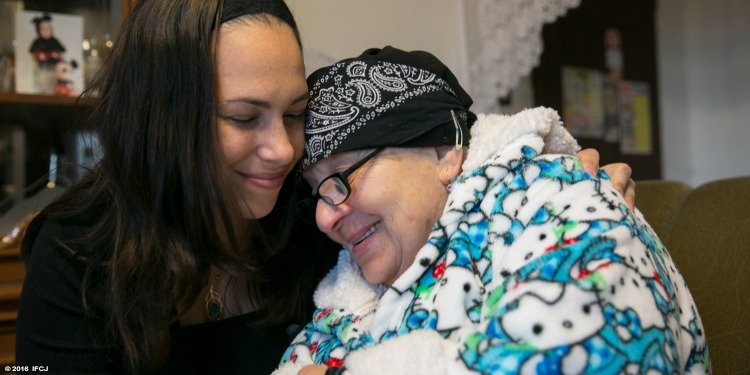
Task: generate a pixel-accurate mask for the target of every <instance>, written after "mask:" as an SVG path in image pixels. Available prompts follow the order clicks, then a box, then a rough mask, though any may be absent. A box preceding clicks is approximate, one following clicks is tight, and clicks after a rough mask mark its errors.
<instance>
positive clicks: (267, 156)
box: [216, 20, 308, 217]
mask: <svg viewBox="0 0 750 375" xmlns="http://www.w3.org/2000/svg"><path fill="white" fill-rule="evenodd" d="M216 49H217V74H218V78H217V80H218V92H219V102H218V108H217V114H218V134H219V142H220V145H221V149H222V153H223V157H224V163H225V164H224V171H225V172H226V173H227V175H228V181H229V183H230V185H231V187H232V188H233V189H234V190H235V191H236V192H238V193H240V194H239V195H240V199H239V202H238V204H239V205H240V206H241V207H242V212H243V214H244V216H245V217H263V216H265V215H268V213H269V212H271V209H272V208H273V206H274V204H275V203H276V199H277V198H278V195H279V190H280V189H281V185H282V183H283V181H284V178H285V177H286V176H287V175H288V174H289V172H290V171H291V170H292V169H293V167H294V165H295V163H296V162H297V160H299V158H300V157H301V156H302V150H303V147H304V146H303V145H304V134H303V126H304V113H305V106H306V105H307V96H308V93H307V83H306V82H305V68H304V65H303V62H302V52H301V49H300V47H299V45H298V43H297V40H296V39H295V37H294V34H293V32H292V29H291V28H290V27H289V26H287V25H286V24H283V23H281V22H276V21H273V22H271V23H270V24H269V23H265V22H259V21H257V20H239V21H233V22H230V23H227V24H224V25H222V26H221V28H220V29H219V37H218V42H217V46H216Z"/></svg>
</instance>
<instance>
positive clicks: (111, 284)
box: [23, 0, 319, 371]
mask: <svg viewBox="0 0 750 375" xmlns="http://www.w3.org/2000/svg"><path fill="white" fill-rule="evenodd" d="M247 15H250V16H251V17H252V19H253V20H257V21H259V22H279V21H281V22H283V23H285V24H287V25H289V27H291V28H292V30H293V31H294V32H295V35H296V36H297V40H298V42H299V34H298V31H297V26H296V24H295V23H294V19H293V17H292V14H291V12H290V11H289V9H288V8H287V6H286V4H284V3H283V1H281V0H261V1H251V0H244V1H242V0H180V1H151V0H141V1H138V2H137V4H136V5H135V7H134V9H133V10H132V12H131V13H130V15H129V17H128V18H127V20H126V21H125V23H124V24H123V27H122V29H121V31H120V34H119V36H118V41H117V43H116V44H115V46H114V48H113V51H112V53H111V56H110V57H109V58H108V60H107V61H106V62H105V64H104V66H103V68H102V70H101V71H100V73H99V74H98V75H97V77H96V78H95V80H94V81H93V82H92V84H91V85H90V87H89V89H88V90H87V91H86V93H84V96H87V97H91V100H93V101H94V102H95V103H96V104H95V105H94V107H93V109H92V110H91V115H90V117H89V119H88V123H87V124H88V126H89V127H91V128H94V129H96V131H97V134H98V140H99V141H100V143H101V147H102V150H103V157H102V159H101V161H100V164H99V165H98V166H97V167H96V168H95V169H94V170H93V171H92V172H91V173H89V174H88V175H87V176H86V177H84V178H83V179H82V181H80V182H79V183H78V184H77V185H75V186H74V187H72V188H71V189H69V190H68V191H67V192H66V193H65V194H64V195H63V196H62V197H61V198H60V199H58V200H57V201H56V202H54V203H53V204H51V205H49V206H48V207H47V208H46V209H45V210H43V211H42V212H41V213H40V214H39V215H38V216H37V217H36V219H35V220H34V222H33V223H32V224H31V225H30V226H29V229H28V231H27V235H26V236H25V239H24V242H23V252H24V257H26V258H28V256H30V253H31V249H32V246H33V241H34V237H35V236H36V233H38V231H39V229H40V227H41V225H42V223H43V222H44V220H46V219H48V218H52V219H57V220H61V221H63V222H64V221H65V220H66V219H71V218H76V217H80V216H82V215H83V216H85V215H87V214H88V213H90V212H101V213H102V214H101V217H100V218H98V219H97V220H96V224H95V225H94V226H92V227H91V229H90V230H89V231H88V232H87V233H86V235H85V236H84V237H83V238H77V239H75V240H74V241H71V242H68V243H65V244H62V245H63V246H64V247H66V248H68V249H71V251H72V249H76V251H75V252H76V254H77V255H78V257H79V258H81V259H82V261H84V262H85V263H86V275H85V279H84V285H83V286H82V287H83V291H84V293H83V296H84V301H83V303H84V306H85V307H86V308H87V309H90V308H92V307H93V306H97V308H99V307H101V308H102V309H103V314H104V316H105V319H106V326H107V330H108V333H109V335H110V337H111V339H112V340H113V344H114V345H115V346H116V347H117V348H119V349H121V351H122V352H123V353H124V358H123V359H124V362H125V363H124V365H126V366H128V367H129V368H131V369H133V370H134V371H139V370H143V369H146V370H148V369H154V368H156V367H158V365H159V364H161V363H162V362H163V361H164V360H165V359H166V358H167V357H168V355H169V352H170V348H171V341H170V335H169V326H170V325H171V324H172V323H174V322H175V321H176V320H177V319H178V317H179V315H180V314H181V313H184V312H185V311H186V310H187V309H188V308H189V307H190V306H191V305H192V304H193V302H194V301H195V299H196V298H197V297H198V294H199V293H200V291H201V289H202V287H203V286H205V284H206V282H207V279H208V274H209V272H210V267H211V266H212V265H214V266H216V267H219V268H220V269H222V270H223V271H224V272H227V273H229V274H231V275H233V276H234V277H235V278H236V279H238V280H243V281H246V283H247V288H245V289H244V290H247V291H248V294H249V296H248V298H252V301H253V303H254V304H255V305H256V306H259V307H260V309H261V313H263V317H264V318H263V319H262V320H261V321H260V324H273V323H281V322H286V321H289V320H290V319H292V318H296V317H298V316H299V315H300V314H302V312H303V310H304V308H305V307H306V306H307V299H309V297H310V293H311V290H310V288H311V285H314V284H315V281H314V278H315V277H317V276H319V275H316V274H315V273H314V272H312V271H310V269H309V268H310V267H306V266H305V265H304V264H305V262H304V261H301V262H294V261H292V259H293V256H290V254H286V253H282V250H284V251H287V252H288V251H291V250H289V248H290V246H288V245H287V244H286V240H285V239H286V238H288V236H289V233H290V230H291V229H290V228H291V224H290V220H289V218H290V217H291V216H292V215H293V209H294V203H293V195H294V194H293V191H292V190H293V189H291V188H288V185H290V184H288V183H287V184H285V185H286V186H285V188H284V189H282V193H281V195H280V197H279V204H278V206H277V208H276V209H275V211H274V213H273V214H272V215H271V216H272V217H273V219H269V220H270V221H269V220H266V219H264V220H266V222H258V221H257V220H247V219H242V216H241V213H240V211H239V208H238V207H236V206H237V205H236V204H233V202H237V200H236V199H233V198H232V197H233V193H234V192H233V191H231V190H230V189H229V187H228V185H227V184H226V183H225V182H224V180H223V178H222V176H223V175H222V173H221V172H220V169H219V168H220V165H221V151H220V149H219V143H218V138H217V134H216V126H215V121H216V120H215V118H216V114H215V107H216V97H217V89H216V82H215V81H216V79H215V74H216V72H215V61H214V60H215V55H214V48H213V43H214V41H215V40H214V38H215V32H216V30H217V29H218V27H219V26H220V25H221V24H222V23H223V22H232V20H233V19H235V18H238V17H243V16H247ZM300 48H301V46H300ZM287 182H288V181H287ZM269 234H270V235H269ZM297 250H299V249H297ZM295 273H296V274H295Z"/></svg>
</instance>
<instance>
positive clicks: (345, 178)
mask: <svg viewBox="0 0 750 375" xmlns="http://www.w3.org/2000/svg"><path fill="white" fill-rule="evenodd" d="M384 148H385V147H378V148H376V149H375V150H372V151H371V152H370V153H369V154H367V155H365V157H363V158H362V159H360V160H359V161H358V162H356V163H354V164H352V165H351V166H349V168H346V169H345V170H343V171H341V172H339V173H335V174H332V175H330V176H328V177H326V178H324V179H323V181H321V182H320V185H318V189H317V191H316V192H315V196H314V197H313V200H314V201H317V200H318V199H322V200H323V201H324V202H326V203H328V204H330V205H331V206H338V205H340V204H341V203H344V202H346V200H347V199H348V198H349V195H350V194H351V193H352V187H351V186H350V185H349V176H350V175H351V174H352V173H354V171H356V170H357V169H359V167H361V166H363V165H364V164H365V163H367V162H368V161H369V160H370V159H372V158H374V157H375V155H377V154H378V153H379V152H380V151H383V149H384Z"/></svg>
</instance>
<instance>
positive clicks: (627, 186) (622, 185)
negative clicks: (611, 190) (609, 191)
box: [576, 148, 635, 210]
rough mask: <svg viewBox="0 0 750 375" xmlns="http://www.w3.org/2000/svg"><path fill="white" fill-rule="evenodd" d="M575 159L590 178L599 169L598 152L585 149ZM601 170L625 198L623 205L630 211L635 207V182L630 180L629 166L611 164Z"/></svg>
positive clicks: (630, 170) (630, 171)
mask: <svg viewBox="0 0 750 375" xmlns="http://www.w3.org/2000/svg"><path fill="white" fill-rule="evenodd" d="M576 157H577V158H578V159H580V160H581V166H583V169H584V170H585V171H586V172H588V173H589V174H591V175H592V176H595V175H596V171H597V170H598V169H599V152H598V151H596V150H595V149H593V148H587V149H585V150H581V152H579V153H577V154H576ZM601 168H602V169H603V170H604V171H605V172H607V174H608V175H609V179H610V181H612V184H613V185H614V186H615V188H616V189H617V190H619V191H620V193H622V195H623V196H624V197H625V204H627V205H628V208H630V209H631V210H632V209H633V208H634V207H635V181H633V179H632V178H630V175H631V173H632V169H630V166H629V165H627V164H625V163H612V164H607V165H605V166H603V167H601Z"/></svg>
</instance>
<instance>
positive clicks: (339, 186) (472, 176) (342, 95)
mask: <svg viewBox="0 0 750 375" xmlns="http://www.w3.org/2000/svg"><path fill="white" fill-rule="evenodd" d="M308 84H309V85H310V88H311V92H310V93H311V98H310V103H309V105H308V108H309V110H308V119H307V123H306V125H305V133H306V138H307V139H306V142H307V143H306V154H305V158H304V159H303V173H302V175H303V177H304V179H305V180H306V181H307V182H308V183H309V184H310V186H311V187H312V188H313V192H314V193H315V200H316V203H317V204H316V211H315V218H316V220H317V224H318V227H319V228H320V229H321V230H322V231H323V232H325V233H326V234H327V235H328V236H329V237H330V238H331V239H333V240H335V241H336V242H338V243H340V244H341V245H343V246H344V249H345V250H344V251H341V253H340V256H339V261H338V264H337V265H336V267H335V268H334V269H333V270H332V271H331V272H330V273H329V275H328V276H327V277H326V278H325V279H324V280H323V281H322V283H321V284H320V285H319V287H318V289H317V292H316V294H315V302H316V305H317V307H318V310H317V311H316V313H315V315H314V318H313V321H312V322H311V323H310V324H309V325H307V327H305V329H304V330H303V331H302V332H301V333H300V334H299V335H298V336H297V338H296V339H295V340H294V342H293V344H292V345H291V346H290V348H289V349H288V350H287V352H286V354H285V356H284V359H283V360H282V365H281V367H280V369H279V370H278V372H279V373H297V372H298V370H300V369H302V371H301V372H300V373H326V374H335V373H345V374H352V375H359V374H383V373H388V374H395V373H404V374H421V373H425V374H427V373H429V374H440V373H517V372H522V373H596V374H608V373H613V374H614V373H647V372H652V371H655V372H658V373H679V372H687V373H704V372H707V371H710V362H709V359H708V350H707V347H706V341H705V337H704V336H703V332H702V325H701V320H700V317H699V316H698V313H697V310H696V308H695V304H694V302H693V299H692V297H691V296H690V293H689V291H688V289H687V288H686V287H685V282H684V280H683V279H682V276H681V275H680V274H679V272H678V271H677V269H676V267H675V265H674V263H673V262H672V259H671V258H670V256H669V254H668V253H667V251H666V249H665V248H664V246H663V245H662V244H661V242H660V241H659V239H658V238H657V236H656V235H655V234H654V232H653V231H652V230H651V228H650V227H649V225H648V224H647V223H646V222H645V221H644V219H643V217H642V215H641V214H640V213H639V212H637V211H636V212H633V211H631V210H628V209H627V207H626V205H625V202H624V200H623V197H622V196H621V195H620V194H619V193H618V192H617V191H616V189H614V188H613V186H612V184H611V183H610V181H609V180H608V177H607V175H606V174H604V173H600V174H599V175H598V176H593V175H590V174H588V173H586V172H585V171H584V170H583V169H582V167H581V165H580V162H578V160H577V159H575V158H574V157H572V156H570V155H571V154H572V153H573V152H575V151H576V150H577V149H578V145H577V143H576V141H575V140H574V139H573V138H572V137H571V136H570V134H568V133H567V132H566V131H565V129H564V128H563V127H562V124H561V122H560V120H559V117H558V115H557V114H556V113H555V112H554V111H552V110H550V109H546V108H535V109H530V110H526V111H523V112H521V113H519V114H517V115H515V116H510V117H509V116H501V115H479V116H478V118H477V116H475V115H474V114H473V113H471V112H470V111H469V110H468V108H469V106H470V105H471V99H470V98H469V96H468V95H467V94H466V93H465V92H464V90H463V89H462V88H461V86H460V85H459V84H458V82H457V81H456V79H455V77H454V76H453V75H452V74H451V72H450V71H449V70H448V69H447V68H446V67H445V66H444V65H443V64H442V63H440V62H439V61H438V60H437V59H436V58H435V57H434V56H432V55H430V54H428V53H425V52H404V51H401V50H398V49H394V48H391V47H386V48H384V49H371V50H367V51H365V53H364V54H363V55H361V56H359V57H357V58H354V59H349V60H344V61H342V62H340V63H338V64H335V65H333V66H330V67H326V68H323V69H321V70H318V71H317V72H315V73H314V74H313V75H311V76H310V77H309V78H308ZM472 124H473V125H472ZM470 126H471V134H469V127H470ZM470 136H471V146H469V147H468V148H467V147H466V146H468V141H469V138H470ZM309 364H317V365H321V366H307V367H305V366H306V365H309Z"/></svg>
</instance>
